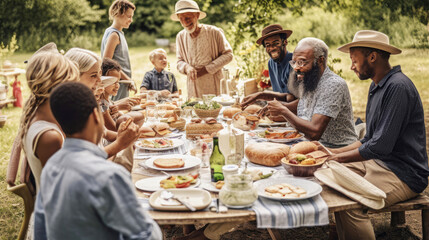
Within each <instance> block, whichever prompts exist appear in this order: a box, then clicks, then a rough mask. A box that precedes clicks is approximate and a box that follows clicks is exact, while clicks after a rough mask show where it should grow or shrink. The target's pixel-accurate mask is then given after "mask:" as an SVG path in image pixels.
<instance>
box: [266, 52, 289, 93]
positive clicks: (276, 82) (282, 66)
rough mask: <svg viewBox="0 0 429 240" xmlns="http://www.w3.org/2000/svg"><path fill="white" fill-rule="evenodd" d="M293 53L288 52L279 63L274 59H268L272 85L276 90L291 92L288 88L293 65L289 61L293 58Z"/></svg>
mask: <svg viewBox="0 0 429 240" xmlns="http://www.w3.org/2000/svg"><path fill="white" fill-rule="evenodd" d="M292 56H293V54H292V53H290V52H288V53H286V56H285V57H284V58H283V61H281V62H280V63H277V62H276V61H274V60H273V59H270V60H269V61H268V71H269V73H270V81H271V86H272V87H273V91H274V92H280V93H289V90H288V89H287V81H288V79H289V72H290V70H291V68H292V67H291V66H290V64H289V61H290V60H292Z"/></svg>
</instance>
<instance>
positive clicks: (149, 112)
mask: <svg viewBox="0 0 429 240" xmlns="http://www.w3.org/2000/svg"><path fill="white" fill-rule="evenodd" d="M155 112H156V110H155V106H146V121H147V122H149V123H153V122H155V120H156V118H155V115H156V114H155Z"/></svg>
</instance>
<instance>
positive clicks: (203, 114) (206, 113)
mask: <svg viewBox="0 0 429 240" xmlns="http://www.w3.org/2000/svg"><path fill="white" fill-rule="evenodd" d="M221 109H222V108H221V107H220V108H217V109H212V110H205V109H199V108H195V107H194V111H195V114H197V116H198V117H199V118H208V117H212V118H217V116H219V112H220V110H221Z"/></svg>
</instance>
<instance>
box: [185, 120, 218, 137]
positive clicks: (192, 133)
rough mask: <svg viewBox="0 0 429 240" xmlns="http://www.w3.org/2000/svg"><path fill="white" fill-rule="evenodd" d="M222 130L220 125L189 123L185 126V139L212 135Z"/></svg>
mask: <svg viewBox="0 0 429 240" xmlns="http://www.w3.org/2000/svg"><path fill="white" fill-rule="evenodd" d="M222 129H223V126H222V124H220V123H215V124H207V123H189V124H186V128H185V130H186V137H187V138H193V137H196V136H200V135H202V134H209V135H210V134H212V133H214V132H218V131H220V130H222Z"/></svg>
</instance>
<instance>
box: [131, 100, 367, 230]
mask: <svg viewBox="0 0 429 240" xmlns="http://www.w3.org/2000/svg"><path fill="white" fill-rule="evenodd" d="M207 101H211V102H210V103H206V102H202V101H196V102H195V103H194V104H193V105H197V107H198V108H199V109H201V108H203V109H206V110H208V111H210V110H211V108H213V106H215V108H216V106H217V105H220V104H218V103H214V101H213V100H207ZM179 102H180V101H179ZM174 103H176V101H174V100H173V101H172V102H171V103H164V104H159V105H162V106H164V108H165V109H167V108H168V109H172V110H169V111H171V112H172V114H171V115H168V117H164V118H158V121H160V122H169V124H171V123H174V122H175V121H182V120H185V122H186V126H185V128H181V130H178V129H176V128H169V129H168V132H165V134H161V136H159V132H157V131H156V123H154V122H147V123H145V124H144V126H152V127H153V129H154V132H156V133H157V134H156V135H153V136H148V135H146V134H142V135H141V137H142V138H141V139H139V140H138V141H137V142H136V144H135V146H136V149H135V152H134V160H135V161H134V168H133V171H132V178H133V182H134V183H135V187H136V192H137V195H138V197H139V201H140V203H141V204H142V207H143V208H144V209H146V210H148V211H149V213H150V215H151V216H152V217H153V218H154V220H156V221H157V222H158V224H192V223H197V222H198V223H219V222H230V221H253V220H256V225H257V227H258V228H267V229H270V231H274V229H287V228H296V227H304V226H322V225H327V224H329V217H328V213H329V211H339V210H344V209H353V208H362V205H361V204H359V203H358V202H356V201H353V200H351V199H349V198H348V197H346V196H345V195H342V194H341V193H338V192H336V191H335V190H332V189H330V188H329V187H327V186H326V185H325V184H323V183H322V182H320V181H319V180H317V179H316V178H315V177H314V172H315V171H316V170H318V169H319V168H320V169H322V168H323V169H327V168H326V166H324V164H325V161H326V160H327V158H328V156H329V155H330V154H331V153H330V151H329V150H328V149H327V148H325V147H324V146H323V145H322V144H320V143H319V142H317V141H316V142H311V141H308V140H307V139H306V138H305V135H304V134H303V133H300V132H298V131H296V130H295V129H293V128H292V127H289V124H288V123H287V122H281V124H278V123H276V122H273V121H269V120H267V118H265V117H261V116H257V112H258V111H259V110H260V109H262V108H261V107H259V106H257V105H251V107H250V108H249V107H248V108H246V109H244V111H242V110H241V108H240V107H239V106H237V105H235V106H230V105H232V104H228V106H225V107H224V106H222V105H220V106H218V108H220V111H219V112H218V115H217V116H215V117H208V118H198V117H197V116H195V115H196V113H195V114H194V113H193V111H191V113H190V114H189V113H187V114H186V115H184V112H185V109H181V108H179V107H178V108H174V107H173V106H175V104H174ZM168 104H171V106H169V107H166V105H168ZM148 105H152V104H147V103H146V102H145V100H144V99H142V108H144V107H145V106H148ZM189 105H190V104H189V101H188V102H187V103H185V104H183V106H184V108H188V109H189ZM191 105H192V104H191ZM136 110H137V109H136ZM139 110H140V109H139ZM140 111H145V112H146V113H147V114H148V115H149V114H150V115H158V114H156V113H153V112H149V111H148V110H140ZM151 111H152V110H151ZM155 111H156V110H155ZM173 113H174V114H173ZM182 113H183V114H182ZM211 114H212V115H213V113H211ZM215 115H216V114H215ZM182 117H185V118H186V119H183V118H182ZM261 119H263V121H262V123H263V124H261V125H259V121H260V120H261ZM155 122H156V120H155ZM170 126H171V125H170ZM216 134H217V136H216V137H213V136H215V135H216ZM143 143H145V145H144V144H143ZM214 145H215V146H214ZM215 151H219V152H221V153H222V156H221V157H222V158H223V163H222V165H223V168H222V166H221V169H223V176H224V177H225V178H222V181H213V174H216V172H217V170H219V169H217V168H218V167H217V166H216V164H215V163H214V162H212V159H210V158H213V155H214V154H215ZM237 156H239V157H237ZM237 158H238V161H236V160H237ZM209 161H210V162H209ZM234 161H235V162H234ZM157 162H166V163H164V164H165V165H159V164H156V163H157ZM230 163H235V164H230ZM229 168H231V170H227V169H229ZM221 171H222V170H221ZM229 171H230V172H231V173H232V174H230V173H229ZM213 172H214V173H213ZM334 181H335V180H334ZM167 191H168V192H169V193H172V194H173V195H174V196H177V199H176V200H173V199H171V198H169V199H165V198H164V197H163V195H165V192H167ZM357 195H359V194H357ZM219 200H220V201H219ZM183 202H185V204H184V203H183ZM217 202H220V206H218V205H217V204H216V203H217ZM186 205H191V206H193V208H195V210H196V211H195V212H187V211H191V210H190V209H191V208H189V207H188V206H186ZM225 207H227V208H225ZM193 208H192V209H193ZM219 209H222V212H220V211H219ZM171 212H174V214H171Z"/></svg>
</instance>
